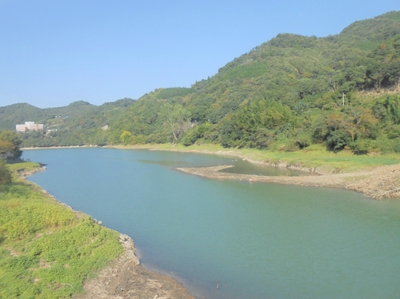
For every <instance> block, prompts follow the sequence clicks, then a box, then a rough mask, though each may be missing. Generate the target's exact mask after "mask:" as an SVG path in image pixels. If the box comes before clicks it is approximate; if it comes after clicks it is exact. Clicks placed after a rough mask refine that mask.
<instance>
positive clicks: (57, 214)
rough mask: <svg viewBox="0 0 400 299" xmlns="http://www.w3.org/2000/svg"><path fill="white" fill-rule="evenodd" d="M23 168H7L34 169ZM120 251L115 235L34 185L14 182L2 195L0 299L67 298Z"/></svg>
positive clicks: (14, 168)
mask: <svg viewBox="0 0 400 299" xmlns="http://www.w3.org/2000/svg"><path fill="white" fill-rule="evenodd" d="M19 164H20V163H19ZM23 164H24V163H22V164H20V165H19V166H16V165H15V164H14V165H11V167H10V168H11V169H13V170H14V171H15V170H16V169H21V168H20V167H23V168H24V169H29V168H30V167H34V166H33V165H32V164H30V163H27V164H26V165H23ZM14 180H15V179H14ZM122 251H123V249H122V247H121V245H120V243H119V241H118V233H117V232H115V231H112V230H110V229H107V228H105V227H102V226H100V225H98V224H97V223H95V221H93V220H92V219H91V218H90V217H89V216H83V217H82V216H81V217H77V215H76V214H75V212H74V211H72V210H71V209H69V208H67V207H65V206H62V205H60V204H59V203H57V202H56V201H54V200H53V199H51V198H50V197H48V196H47V195H45V194H44V193H43V192H41V190H40V188H38V187H36V186H34V185H31V184H29V183H26V182H23V181H18V180H15V181H14V182H13V183H12V185H11V186H9V187H8V188H7V190H6V191H4V192H2V193H0V298H7V299H8V298H70V297H71V296H72V295H73V294H76V293H79V292H82V291H83V282H84V281H85V279H86V278H90V277H93V276H94V275H95V274H96V273H97V272H98V271H99V270H100V269H101V268H103V267H105V266H106V265H107V264H108V263H110V261H112V260H113V259H115V258H116V257H118V256H119V255H120V254H121V253H122Z"/></svg>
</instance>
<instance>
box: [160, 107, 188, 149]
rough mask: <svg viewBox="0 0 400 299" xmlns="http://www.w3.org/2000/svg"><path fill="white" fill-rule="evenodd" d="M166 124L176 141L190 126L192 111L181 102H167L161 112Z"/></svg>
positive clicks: (175, 141)
mask: <svg viewBox="0 0 400 299" xmlns="http://www.w3.org/2000/svg"><path fill="white" fill-rule="evenodd" d="M160 116H161V118H162V119H163V121H164V124H165V126H166V127H167V128H168V130H169V131H170V132H171V134H172V136H173V141H174V143H177V142H178V138H179V137H180V136H181V135H182V133H184V132H185V131H187V130H188V129H189V127H190V112H189V111H188V110H187V109H186V108H184V107H183V106H182V105H181V104H178V103H175V104H170V103H165V104H164V105H163V106H162V108H161V112H160Z"/></svg>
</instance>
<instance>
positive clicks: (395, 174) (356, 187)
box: [22, 144, 400, 199]
mask: <svg viewBox="0 0 400 299" xmlns="http://www.w3.org/2000/svg"><path fill="white" fill-rule="evenodd" d="M95 147H100V146H96V145H85V146H62V147H43V148H41V147H40V148H23V149H22V150H35V149H58V148H95ZM101 148H115V149H125V150H126V149H133V150H135V149H136V150H139V149H144V150H159V151H175V152H188V153H199V154H212V155H220V156H227V157H236V158H240V159H243V160H246V161H248V162H250V163H253V164H258V165H263V166H266V167H278V168H287V169H291V170H297V171H302V172H303V173H304V174H305V175H303V176H298V177H292V176H291V177H287V176H259V175H244V174H234V173H225V172H221V171H220V170H222V169H223V168H226V167H230V166H226V165H225V166H222V167H221V166H218V167H193V168H179V170H180V171H183V172H186V173H190V174H194V175H199V176H202V177H207V178H210V179H219V180H240V181H249V182H267V183H277V184H288V185H300V186H316V187H328V188H340V189H347V190H353V191H356V192H360V193H364V194H365V195H366V196H368V197H371V198H374V199H385V198H400V163H398V164H393V165H383V166H382V165H376V166H369V167H367V168H364V169H356V170H352V171H348V172H341V170H338V169H337V168H335V167H329V165H328V166H327V165H321V166H311V167H308V166H305V165H303V164H302V163H289V162H286V161H273V160H265V159H264V160H260V158H259V157H257V158H256V159H255V158H253V157H252V155H250V154H247V153H246V152H244V151H242V150H237V149H223V148H221V147H219V146H214V147H213V148H211V149H209V148H202V147H201V146H198V147H196V146H192V147H189V148H186V147H182V146H175V145H172V144H163V145H158V144H156V145H154V144H146V145H127V146H122V145H109V146H104V147H101ZM260 152H261V151H260ZM399 162H400V160H399ZM307 173H308V174H312V175H307Z"/></svg>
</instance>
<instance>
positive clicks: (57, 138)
mask: <svg viewBox="0 0 400 299" xmlns="http://www.w3.org/2000/svg"><path fill="white" fill-rule="evenodd" d="M132 103H133V100H131V99H122V100H118V101H116V102H113V103H105V104H103V105H101V106H94V105H91V104H89V103H87V102H84V101H79V102H74V103H71V104H70V105H68V106H66V107H59V108H47V109H40V108H37V107H34V106H32V105H29V104H26V103H23V104H14V105H10V106H6V107H0V129H6V130H15V125H16V124H23V123H24V122H26V121H33V122H35V123H41V124H44V126H45V130H44V131H34V132H27V133H23V134H20V137H21V138H22V140H23V146H25V147H29V146H57V145H66V146H68V145H84V144H88V143H90V144H97V145H104V144H106V143H107V132H106V131H107V128H108V125H109V124H110V122H111V119H112V118H113V117H116V118H118V115H119V113H121V111H122V110H123V109H124V108H126V107H129V106H131V105H132Z"/></svg>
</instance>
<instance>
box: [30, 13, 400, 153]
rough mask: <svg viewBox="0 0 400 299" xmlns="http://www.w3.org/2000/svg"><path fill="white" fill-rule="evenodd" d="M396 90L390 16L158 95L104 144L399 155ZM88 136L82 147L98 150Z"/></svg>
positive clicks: (144, 101)
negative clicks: (315, 148)
mask: <svg viewBox="0 0 400 299" xmlns="http://www.w3.org/2000/svg"><path fill="white" fill-rule="evenodd" d="M399 90H400V12H398V11H393V12H389V13H386V14H383V15H381V16H378V17H375V18H373V19H368V20H363V21H357V22H355V23H353V24H351V25H350V26H348V27H346V28H345V29H343V31H342V32H341V33H340V34H337V35H333V36H328V37H324V38H317V37H315V36H301V35H296V34H279V35H277V36H276V37H275V38H273V39H271V40H270V41H268V42H266V43H263V44H261V45H259V46H257V47H255V48H253V49H252V50H250V51H249V52H248V53H245V54H243V55H241V56H240V57H238V58H236V59H234V60H233V61H231V62H229V63H228V64H226V65H225V66H223V67H221V68H220V69H219V70H218V73H217V74H215V75H214V76H212V77H210V78H208V79H206V80H202V81H200V82H196V83H195V84H193V85H192V86H191V88H179V87H178V88H166V89H156V90H154V91H152V92H149V93H148V94H145V95H144V96H142V97H141V98H140V99H139V100H137V101H135V102H132V103H131V104H132V105H127V107H126V108H122V107H121V109H120V110H119V112H118V113H117V114H116V113H111V112H109V113H108V114H107V117H106V118H102V119H103V120H104V121H103V123H105V120H107V124H108V125H109V129H108V130H107V132H103V133H102V134H101V138H99V139H98V141H99V140H100V141H101V143H109V144H116V143H125V144H128V143H165V142H175V143H176V142H181V143H183V144H185V145H190V144H193V143H207V142H212V143H220V144H222V145H223V146H226V147H257V148H266V149H270V150H288V151H291V150H297V149H300V148H304V147H308V146H310V145H312V144H316V143H319V144H324V145H326V147H327V148H328V149H330V150H334V151H338V150H343V149H350V150H353V151H354V152H356V153H366V152H369V151H400V141H399V140H398V137H399V136H400V97H399V95H398V94H399ZM128 106H129V107H128ZM32 113H33V112H32ZM35 113H36V114H37V115H38V118H40V112H37V111H36V112H35ZM85 114H86V112H85ZM88 119H89V118H88V117H85V119H83V120H82V122H83V123H82V126H81V127H80V128H84V127H85V126H86V122H88V121H89V120H88ZM99 119H100V118H99ZM96 126H97V127H98V126H100V122H97V123H96V125H90V126H89V127H93V128H94V127H96ZM78 127H79V126H78ZM78 127H73V126H69V127H68V130H75V131H76V130H77V128H78ZM84 135H85V134H83V135H81V137H80V140H81V142H86V143H88V142H93V141H96V140H97V139H96V138H93V136H94V135H93V134H92V135H90V134H88V135H87V136H89V135H90V136H92V137H91V138H87V139H85V137H84ZM71 142H72V141H71ZM96 142H97V141H96Z"/></svg>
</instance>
